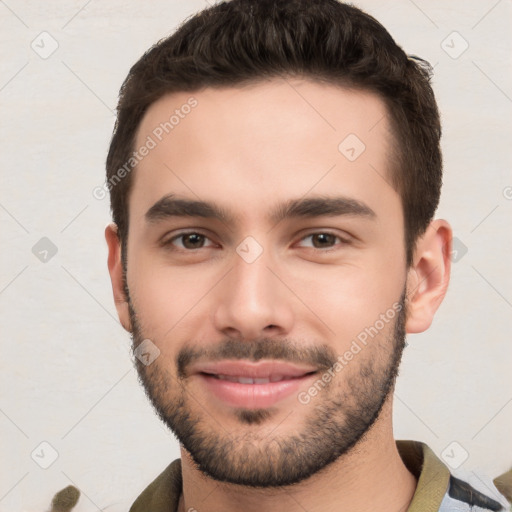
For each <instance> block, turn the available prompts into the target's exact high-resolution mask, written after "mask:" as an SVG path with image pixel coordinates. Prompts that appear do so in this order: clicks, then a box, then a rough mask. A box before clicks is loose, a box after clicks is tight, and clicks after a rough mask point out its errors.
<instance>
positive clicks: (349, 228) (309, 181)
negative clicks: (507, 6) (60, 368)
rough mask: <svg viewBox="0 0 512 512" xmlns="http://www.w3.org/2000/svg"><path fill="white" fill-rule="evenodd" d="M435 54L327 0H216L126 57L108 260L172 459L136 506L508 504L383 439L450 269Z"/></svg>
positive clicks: (425, 452) (389, 435)
mask: <svg viewBox="0 0 512 512" xmlns="http://www.w3.org/2000/svg"><path fill="white" fill-rule="evenodd" d="M429 71H430V70H429V66H428V64H427V63H426V62H424V61H421V60H420V59H418V58H414V57H408V56H407V55H406V54H405V53H404V52H403V51H402V49H401V48H400V47H398V46H397V45H396V44H395V42H394V41H393V39H392V38H391V36H390V35H389V34H388V33H387V32H386V30H385V29H384V28H383V27H382V26H381V25H380V24H379V23H378V22H377V21H375V20H374V19H373V18H371V17H370V16H368V15H367V14H365V13H363V12H362V11H360V10H358V9H356V8H355V7H351V6H348V5H344V4H341V3H338V2H336V1H335V0H314V1H312V0H273V1H270V0H260V1H257V2H256V1H253V0H232V1H231V2H227V3H220V4H217V5H215V6H213V7H211V8H209V9H206V10H205V11H203V12H201V13H199V14H198V15H196V16H194V17H193V18H191V19H190V20H188V21H187V22H186V23H184V24H183V25H182V26H181V27H180V28H179V29H178V30H177V31H176V32H175V33H174V34H173V35H172V36H171V37H169V38H168V39H165V40H163V41H160V42H159V43H158V44H157V45H156V46H154V47H153V48H151V49H150V50H149V51H148V52H147V53H146V54H145V55H144V56H143V57H142V58H141V59H140V60H139V61H138V62H137V63H136V64H135V65H134V66H133V68H132V69H131V70H130V73H129V75H128V77H127V79H126V80H125V83H124V84H123V87H122V89H121V94H120V100H119V105H118V118H117V123H116V127H115V130H114V135H113V138H112V141H111V146H110V151H109V154H108V158H107V185H108V188H109V190H110V194H111V204H112V212H113V220H114V223H113V224H111V225H109V226H108V227H107V229H106V239H107V243H108V247H109V259H108V266H109V271H110V276H111V279H112V285H113V292H114V299H115V303H116V307H117V311H118V314H119V318H120V321H121V323H122V325H123V326H124V328H125V329H126V330H127V331H129V332H130V333H131V334H132V338H133V350H134V354H135V356H136V365H137V370H138V373H139V376H140V380H141V382H142V384H143V386H144V388H145V391H146V393H147V395H148V397H149V399H150V400H151V402H152V403H153V405H154V407H155V409H156V411H157V412H158V414H159V416H160V417H161V419H162V420H163V421H164V422H165V423H166V425H167V426H168V427H169V428H170V429H172V431H173V432H174V434H175V435H176V437H177V438H178V440H179V442H180V448H181V455H182V456H181V459H179V460H177V461H174V462H173V463H172V464H170V465H169V467H168V468H166V469H165V470H164V471H163V473H162V474H161V475H160V476H158V478H156V480H154V481H153V482H152V483H151V484H150V485H149V486H148V487H147V488H146V489H145V490H144V491H143V492H142V494H141V495H140V496H139V498H138V499H137V500H136V501H135V503H134V504H133V506H132V508H131V510H132V511H133V512H139V511H140V512H142V511H152V512H158V511H164V510H166V511H168V510H172V511H174V510H177V511H185V510H188V511H193V510H198V511H199V512H210V511H231V510H240V509H243V510H247V511H249V510H265V511H274V510H282V509H283V508H284V507H286V509H287V510H290V511H295V510H308V511H314V510H322V511H325V512H327V511H331V510H350V511H352V512H354V511H363V510H364V511H366V510H373V509H379V510H383V511H385V512H388V511H389V512H391V511H393V512H398V511H405V510H408V511H412V512H418V511H438V510H439V511H442V512H445V511H448V510H461V511H462V510H468V511H469V510H495V511H496V510H504V509H505V507H506V502H505V501H503V500H502V498H503V497H502V496H500V495H499V494H497V493H493V494H492V496H491V495H490V494H489V495H488V494H483V493H481V492H479V491H477V490H475V489H473V488H472V487H471V486H470V485H469V484H467V483H466V482H463V481H461V480H459V479H457V478H454V477H453V476H451V475H450V473H449V471H448V469H447V467H446V466H445V465H444V464H443V463H442V462H441V461H440V460H439V459H438V458H437V457H436V456H435V455H434V453H433V452H432V451H431V450H430V449H429V448H428V446H426V445H425V444H423V443H420V442H413V441H396V440H395V439H394V437H393V430H392V404H393V389H394V385H395V380H396V376H397V374H398V368H399V364H400V360H401V356H402V351H403V349H404V347H405V345H406V343H405V336H406V333H418V332H423V331H425V330H426V329H428V327H429V326H430V324H431V322H432V319H433V316H434V314H435V312H436V310H437V308H438V307H439V305H440V303H441V302H442V300H443V298H444V295H445V293H446V290H447V286H448V282H449V276H450V252H451V238H452V234H451V229H450V226H449V224H448V223H447V222H446V221H443V220H433V216H434V213H435V210H436V208H437V205H438V202H439V195H440V188H441V176H442V163H441V153H440V147H439V140H440V135H441V129H440V122H439V115H438V110H437V106H436V102H435V99H434V95H433V92H432V89H431V87H430V84H429ZM500 501H501V502H500Z"/></svg>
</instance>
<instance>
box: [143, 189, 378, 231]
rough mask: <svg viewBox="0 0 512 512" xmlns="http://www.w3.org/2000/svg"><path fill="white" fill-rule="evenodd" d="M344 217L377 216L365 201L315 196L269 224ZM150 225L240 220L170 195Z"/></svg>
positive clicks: (291, 204)
mask: <svg viewBox="0 0 512 512" xmlns="http://www.w3.org/2000/svg"><path fill="white" fill-rule="evenodd" d="M341 215H349V216H358V217H367V218H375V217H376V214H375V212H374V211H373V210H372V209H371V208H370V207H369V206H367V205H366V204H364V203H363V202H361V201H358V200H355V199H351V198H347V197H342V196H336V197H332V196H315V197H309V198H301V199H291V200H289V201H286V202H285V203H282V204H279V205H277V206H276V207H274V208H273V210H272V211H271V212H270V214H269V215H268V220H269V221H270V222H271V223H273V224H277V223H279V222H281V221H282V220H285V219H292V218H315V217H323V216H330V217H336V216H341ZM145 217H146V221H147V222H148V223H156V222H159V221H161V220H165V219H167V218H171V217H201V218H205V219H217V220H219V221H221V222H223V223H227V224H229V223H235V219H236V216H235V215H234V214H233V213H231V212H229V211H228V210H226V209H225V208H223V207H221V206H220V205H217V204H215V203H212V202H208V201H200V200H192V199H184V198H177V197H175V196H174V194H168V195H166V196H164V197H162V198H161V199H159V200H158V201H157V202H156V203H155V204H154V205H153V206H152V207H151V208H150V209H149V210H148V211H147V212H146V215H145Z"/></svg>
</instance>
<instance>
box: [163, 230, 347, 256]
mask: <svg viewBox="0 0 512 512" xmlns="http://www.w3.org/2000/svg"><path fill="white" fill-rule="evenodd" d="M189 235H200V236H202V237H204V238H205V239H207V240H210V238H209V237H208V236H207V235H205V234H204V233H201V232H200V231H185V232H182V233H180V234H179V235H175V236H173V237H172V238H170V239H168V240H164V241H163V242H162V246H164V247H170V246H173V245H174V241H175V240H178V239H180V238H184V237H186V236H189ZM315 235H330V236H334V237H335V238H336V239H338V240H339V241H340V242H341V243H340V244H339V245H349V244H350V241H349V240H347V239H345V238H342V237H341V236H339V235H337V234H335V233H331V232H330V231H314V232H312V233H309V234H307V235H305V236H303V237H302V238H301V239H300V241H303V240H305V239H307V238H311V237H313V236H315ZM210 242H211V240H210ZM205 248H206V247H198V248H196V249H186V248H181V247H180V248H177V249H176V250H178V251H181V252H188V253H192V252H194V251H196V250H199V249H205ZM310 248H311V249H314V250H317V251H320V252H322V253H326V252H327V253H328V252H332V251H335V250H337V249H338V247H336V246H335V247H329V248H327V249H322V248H318V247H310Z"/></svg>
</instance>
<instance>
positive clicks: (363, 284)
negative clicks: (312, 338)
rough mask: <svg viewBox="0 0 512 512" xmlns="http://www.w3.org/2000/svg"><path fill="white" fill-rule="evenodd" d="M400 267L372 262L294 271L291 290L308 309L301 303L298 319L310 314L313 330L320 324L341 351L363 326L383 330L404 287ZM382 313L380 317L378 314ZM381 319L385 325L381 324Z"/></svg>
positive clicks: (395, 310)
mask: <svg viewBox="0 0 512 512" xmlns="http://www.w3.org/2000/svg"><path fill="white" fill-rule="evenodd" d="M402 274H403V269H401V268H400V267H399V266H397V267H396V269H393V268H390V267H389V266H388V267H387V268H381V267H380V266H379V265H373V266H365V267H364V268H363V267H362V266H355V265H351V266H339V267H318V268H317V269H316V270H315V272H314V278H312V277H311V271H309V272H308V273H307V276H306V275H304V276H303V278H302V279H301V278H300V276H299V275H298V274H297V273H296V274H294V277H293V279H294V281H292V282H293V290H294V292H295V293H296V294H297V296H298V297H300V298H301V299H302V300H303V301H304V303H305V305H307V306H308V309H305V308H304V307H302V308H301V309H300V312H299V313H298V314H302V315H305V317H303V318H302V319H299V321H301V320H302V321H304V320H305V318H310V319H311V321H314V322H315V324H316V328H317V331H318V329H319V328H320V327H321V324H323V329H327V330H326V331H325V332H326V336H327V339H331V340H333V342H332V343H333V345H336V350H337V351H342V350H344V348H346V347H347V346H349V345H350V343H351V341H352V340H353V339H355V338H357V336H358V335H359V334H360V333H362V332H363V333H364V332H365V329H366V328H369V327H372V326H374V325H375V324H376V322H378V325H377V327H380V329H379V331H382V332H383V333H385V332H387V329H388V327H389V324H390V323H392V319H393V318H394V317H395V315H396V312H397V310H398V309H399V307H400V306H399V301H400V298H401V295H402V291H403V287H404V279H405V277H404V276H403V275H402ZM382 315H384V317H383V316H382ZM383 321H384V323H385V327H384V328H382V326H381V324H382V322H383Z"/></svg>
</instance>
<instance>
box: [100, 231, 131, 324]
mask: <svg viewBox="0 0 512 512" xmlns="http://www.w3.org/2000/svg"><path fill="white" fill-rule="evenodd" d="M105 239H106V240H107V245H108V271H109V273H110V280H111V282H112V292H113V294H114V302H115V305H116V309H117V314H118V316H119V320H120V322H121V325H122V326H123V327H124V328H125V329H126V330H127V331H128V332H132V325H131V322H130V313H129V310H128V300H127V297H126V294H125V291H124V281H123V263H122V259H121V241H120V240H119V236H118V234H117V226H116V225H115V224H114V223H112V224H109V225H108V226H107V227H106V228H105Z"/></svg>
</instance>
